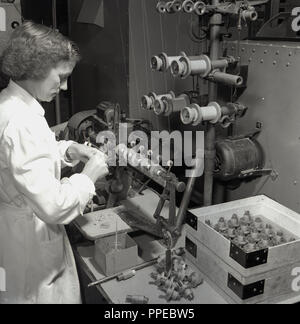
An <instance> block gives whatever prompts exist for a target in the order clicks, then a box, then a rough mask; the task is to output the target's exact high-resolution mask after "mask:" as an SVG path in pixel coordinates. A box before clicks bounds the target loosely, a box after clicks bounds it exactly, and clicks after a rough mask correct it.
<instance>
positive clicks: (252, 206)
mask: <svg viewBox="0 0 300 324" xmlns="http://www.w3.org/2000/svg"><path fill="white" fill-rule="evenodd" d="M246 211H250V213H251V214H252V215H255V216H263V217H264V218H265V219H267V220H268V221H270V222H271V223H272V224H276V225H277V226H278V227H280V228H283V229H284V230H285V231H287V232H289V233H291V235H293V236H294V238H295V239H296V240H295V241H294V242H290V243H286V244H282V245H279V246H275V247H270V248H268V249H263V250H260V251H257V252H253V253H244V252H243V251H242V250H241V249H239V248H238V247H237V246H235V245H234V244H232V242H231V241H230V240H228V239H226V238H225V237H224V236H223V235H221V234H220V233H219V232H217V231H216V230H214V229H213V228H212V227H211V226H209V225H207V224H206V221H211V222H213V223H215V222H217V220H218V219H219V218H220V217H223V218H225V219H226V220H228V219H230V218H231V216H232V214H234V213H235V214H237V215H239V216H240V217H241V216H242V215H243V213H244V212H246ZM185 230H186V232H187V234H190V235H192V236H193V237H194V238H196V239H197V241H199V242H200V243H201V244H203V245H204V246H205V247H207V248H208V249H209V250H210V251H211V252H212V253H214V254H215V255H216V256H217V257H219V258H220V260H222V261H224V262H225V263H226V264H228V265H229V266H231V267H232V268H234V269H236V270H237V271H238V273H240V274H241V275H242V276H243V277H249V276H252V275H255V274H261V273H265V272H267V271H272V270H274V269H278V268H280V267H284V266H286V265H287V264H294V263H295V262H297V261H300V215H299V214H297V213H295V212H293V211H292V210H290V209H288V208H286V207H284V206H282V205H280V204H279V203H277V202H275V201H274V200H272V199H270V198H268V197H266V196H256V197H251V198H247V199H241V200H237V201H233V202H229V203H224V204H220V205H215V206H210V207H204V208H200V209H195V210H192V211H190V212H188V214H187V217H186V225H185Z"/></svg>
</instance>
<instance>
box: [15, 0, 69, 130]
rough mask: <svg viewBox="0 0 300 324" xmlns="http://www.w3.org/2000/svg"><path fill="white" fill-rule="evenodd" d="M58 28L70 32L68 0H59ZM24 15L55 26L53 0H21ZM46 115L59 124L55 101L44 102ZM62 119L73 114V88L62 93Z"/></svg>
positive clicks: (50, 121)
mask: <svg viewBox="0 0 300 324" xmlns="http://www.w3.org/2000/svg"><path fill="white" fill-rule="evenodd" d="M56 6H57V15H56V16H57V28H58V29H59V31H60V32H61V33H63V34H64V35H66V36H67V35H68V34H69V24H68V3H67V1H66V0H57V2H56ZM21 7H22V16H23V19H25V20H32V21H34V22H35V23H39V24H43V25H46V26H50V27H52V26H53V15H52V0H43V1H41V0H21ZM42 105H43V107H44V109H45V116H46V118H47V121H48V123H49V125H50V126H54V125H56V124H57V121H56V116H55V103H54V102H52V103H42ZM60 106H61V121H62V122H65V121H67V120H68V119H69V118H70V116H71V114H72V106H71V90H70V89H69V90H68V91H63V92H61V93H60Z"/></svg>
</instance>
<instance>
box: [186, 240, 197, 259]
mask: <svg viewBox="0 0 300 324" xmlns="http://www.w3.org/2000/svg"><path fill="white" fill-rule="evenodd" d="M185 249H186V251H187V252H188V253H189V254H190V255H192V256H193V257H194V258H195V259H196V258H197V245H196V244H195V243H194V242H192V241H191V240H190V239H188V238H187V237H186V238H185Z"/></svg>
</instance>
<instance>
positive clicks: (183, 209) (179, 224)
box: [176, 156, 204, 233]
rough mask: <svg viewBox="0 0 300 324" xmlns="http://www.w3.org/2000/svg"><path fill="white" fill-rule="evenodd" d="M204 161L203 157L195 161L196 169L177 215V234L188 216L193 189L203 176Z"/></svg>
mask: <svg viewBox="0 0 300 324" xmlns="http://www.w3.org/2000/svg"><path fill="white" fill-rule="evenodd" d="M203 163H204V160H203V157H202V156H197V157H196V161H195V167H194V169H193V171H192V174H191V176H190V178H189V181H188V183H187V185H186V189H185V192H184V196H183V198H182V201H181V204H180V207H179V210H178V214H177V219H176V232H177V233H181V228H182V224H183V221H184V218H185V215H186V211H187V209H188V206H189V203H190V200H191V196H192V193H193V189H194V186H195V182H196V179H197V178H199V177H200V176H201V175H202V174H203V168H204V165H203Z"/></svg>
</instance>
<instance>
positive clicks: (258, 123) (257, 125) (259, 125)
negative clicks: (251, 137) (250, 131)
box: [256, 121, 263, 129]
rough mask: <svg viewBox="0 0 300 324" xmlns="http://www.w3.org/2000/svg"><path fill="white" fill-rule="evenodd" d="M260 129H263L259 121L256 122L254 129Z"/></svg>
mask: <svg viewBox="0 0 300 324" xmlns="http://www.w3.org/2000/svg"><path fill="white" fill-rule="evenodd" d="M262 127H263V123H262V122H260V121H258V122H257V123H256V128H257V129H262Z"/></svg>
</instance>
